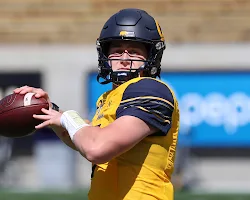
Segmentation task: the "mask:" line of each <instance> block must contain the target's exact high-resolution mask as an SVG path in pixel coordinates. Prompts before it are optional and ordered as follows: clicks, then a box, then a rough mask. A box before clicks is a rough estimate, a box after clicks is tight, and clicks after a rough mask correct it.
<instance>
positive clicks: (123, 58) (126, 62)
mask: <svg viewBox="0 0 250 200" xmlns="http://www.w3.org/2000/svg"><path fill="white" fill-rule="evenodd" d="M129 58H130V56H129V53H128V51H127V50H125V51H124V52H123V54H122V56H121V64H122V65H123V66H124V67H126V66H128V65H130V64H131V61H129V60H128V59H129Z"/></svg>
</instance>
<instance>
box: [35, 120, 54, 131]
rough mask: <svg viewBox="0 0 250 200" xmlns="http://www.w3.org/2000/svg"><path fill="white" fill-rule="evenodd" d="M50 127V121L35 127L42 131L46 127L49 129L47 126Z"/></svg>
mask: <svg viewBox="0 0 250 200" xmlns="http://www.w3.org/2000/svg"><path fill="white" fill-rule="evenodd" d="M49 125H50V121H49V120H48V121H44V122H43V123H41V124H39V125H37V126H35V128H36V129H41V128H45V127H47V126H49Z"/></svg>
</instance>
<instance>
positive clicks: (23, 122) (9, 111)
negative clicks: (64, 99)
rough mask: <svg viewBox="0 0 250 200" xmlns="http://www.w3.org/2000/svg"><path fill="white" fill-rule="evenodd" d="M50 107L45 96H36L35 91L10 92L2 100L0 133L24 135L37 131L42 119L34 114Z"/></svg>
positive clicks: (0, 105)
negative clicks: (24, 92)
mask: <svg viewBox="0 0 250 200" xmlns="http://www.w3.org/2000/svg"><path fill="white" fill-rule="evenodd" d="M42 108H45V109H48V108H49V103H48V102H47V100H46V99H45V98H36V97H35V95H34V93H27V94H25V95H22V94H15V93H13V94H10V95H8V96H6V97H4V98H3V99H2V100H1V101H0V135H2V136H5V137H11V138H15V137H24V136H28V135H30V134H32V133H33V132H34V131H35V126H36V125H38V124H40V123H41V121H40V120H37V119H34V118H33V114H38V115H39V114H43V113H42V111H41V109H42Z"/></svg>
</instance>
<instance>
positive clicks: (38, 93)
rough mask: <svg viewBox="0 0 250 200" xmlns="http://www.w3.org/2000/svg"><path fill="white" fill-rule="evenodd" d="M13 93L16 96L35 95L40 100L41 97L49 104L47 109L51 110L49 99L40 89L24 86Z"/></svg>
mask: <svg viewBox="0 0 250 200" xmlns="http://www.w3.org/2000/svg"><path fill="white" fill-rule="evenodd" d="M13 92H14V93H16V94H26V93H29V92H32V93H35V97H36V98H41V97H43V98H45V99H46V100H47V101H48V102H49V107H50V108H52V104H51V101H50V99H49V95H48V93H47V92H45V91H44V90H43V89H41V88H34V87H30V86H27V85H25V86H22V87H19V88H16V89H14V90H13Z"/></svg>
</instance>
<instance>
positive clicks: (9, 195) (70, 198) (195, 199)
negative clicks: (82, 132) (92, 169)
mask: <svg viewBox="0 0 250 200" xmlns="http://www.w3.org/2000/svg"><path fill="white" fill-rule="evenodd" d="M249 199H250V194H191V193H176V195H175V200H249ZM0 200H87V192H84V191H77V192H73V193H56V192H50V193H49V192H36V193H34V192H33V193H23V192H22V193H21V192H4V191H2V192H0Z"/></svg>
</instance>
